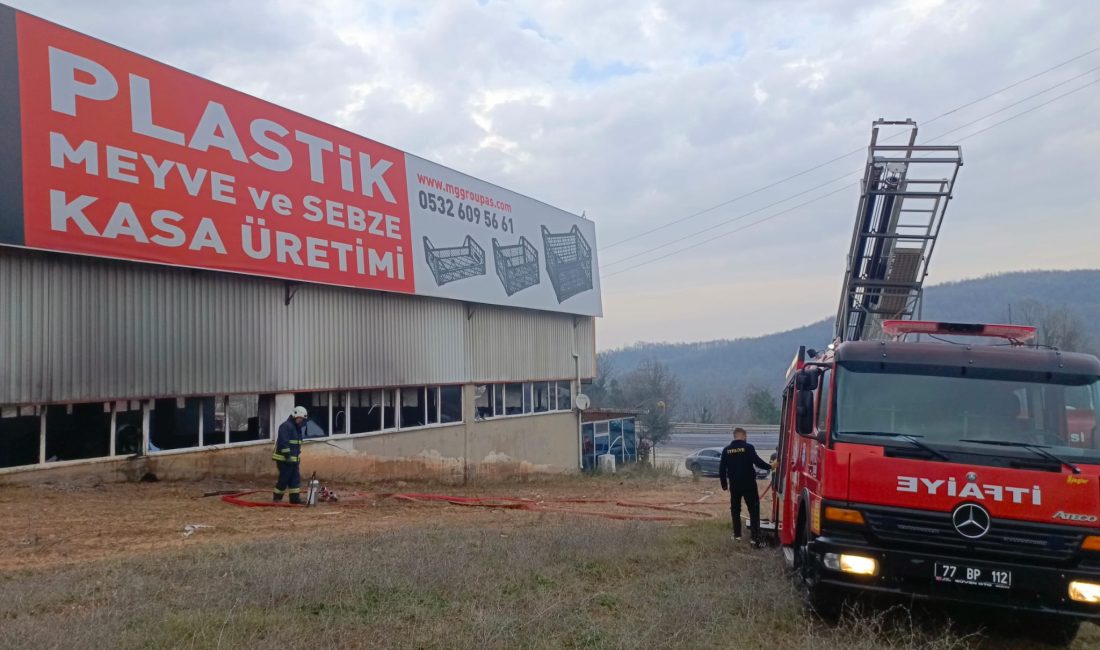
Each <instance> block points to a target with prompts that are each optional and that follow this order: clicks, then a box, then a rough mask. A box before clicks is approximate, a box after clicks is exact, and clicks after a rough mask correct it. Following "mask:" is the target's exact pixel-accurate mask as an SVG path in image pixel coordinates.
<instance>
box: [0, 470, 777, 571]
mask: <svg viewBox="0 0 1100 650" xmlns="http://www.w3.org/2000/svg"><path fill="white" fill-rule="evenodd" d="M329 487H331V488H333V489H335V490H336V491H337V493H338V494H339V495H341V500H340V501H338V502H337V503H321V504H319V505H318V506H317V507H315V508H308V509H307V508H268V507H259V508H249V507H241V506H237V505H231V504H229V503H225V502H224V501H222V500H221V498H220V497H219V496H209V497H204V496H203V494H204V493H207V492H213V491H218V490H230V489H240V490H257V491H258V492H257V493H256V494H252V495H249V496H247V497H244V498H246V499H250V500H255V501H257V502H265V501H269V500H270V492H269V490H270V487H269V486H266V485H240V484H229V483H224V482H213V481H211V482H202V483H163V482H162V483H129V484H105V485H100V486H95V487H70V486H64V485H54V486H42V487H3V488H0V521H3V522H4V526H2V527H0V545H2V547H3V548H4V549H6V552H5V553H3V554H0V571H9V570H14V569H27V568H38V567H45V566H63V565H67V564H74V563H81V562H86V561H89V560H98V559H106V558H118V557H125V556H129V555H134V554H146V553H150V552H154V551H162V550H165V549H179V548H185V547H192V546H195V545H201V544H215V543H221V544H233V543H239V542H246V541H254V540H261V539H269V538H284V539H288V540H293V539H295V538H301V537H308V536H314V535H317V534H319V533H323V534H325V535H328V534H340V533H350V534H356V533H371V532H374V531H384V530H393V529H398V528H404V527H416V526H422V525H425V524H429V523H430V524H433V525H464V524H465V525H479V526H494V527H499V528H501V529H502V530H506V529H508V528H510V527H514V526H522V525H524V524H526V523H530V522H531V521H533V520H537V519H539V518H542V517H547V516H552V517H565V518H569V517H580V518H585V519H587V518H590V517H591V516H593V515H594V513H604V514H608V515H613V516H624V517H639V518H647V517H648V518H654V517H656V518H666V517H667V518H669V520H670V521H668V523H669V524H670V525H676V524H677V523H678V522H687V521H698V520H701V519H708V518H714V517H717V518H725V517H728V514H727V513H728V503H729V502H728V500H727V497H726V494H725V493H723V492H722V491H721V489H720V488H719V486H718V482H717V481H715V480H703V481H699V482H692V481H690V480H682V479H671V478H670V479H666V480H660V481H646V482H644V483H639V482H637V481H631V480H629V479H624V480H616V479H614V478H603V477H600V478H581V479H577V478H555V479H547V480H542V481H531V482H527V483H520V484H516V483H510V484H505V483H501V484H495V485H479V486H475V487H456V486H443V485H425V484H405V483H397V484H383V485H330V486H329ZM395 493H433V494H444V495H453V496H463V497H508V498H520V499H527V500H530V503H532V504H535V505H536V506H537V507H540V508H548V509H553V511H552V512H550V513H549V514H547V513H546V512H539V511H528V510H518V509H513V508H509V507H506V506H508V505H510V504H508V503H506V502H501V504H500V507H469V506H461V505H452V504H449V503H444V502H410V501H406V500H402V499H398V498H394V497H393V496H391V495H392V494H395ZM588 499H592V500H605V501H611V502H612V503H571V502H568V501H569V500H588ZM563 500H565V501H567V502H565V503H563V502H562V501H563ZM614 502H620V503H618V504H617V503H614ZM622 503H627V504H629V505H622ZM644 504H649V505H653V506H658V508H649V507H642V506H643V505H644ZM765 507H767V506H765ZM189 525H197V526H199V527H198V528H195V529H194V530H193V531H192V532H191V533H190V534H188V533H187V527H188V526H189Z"/></svg>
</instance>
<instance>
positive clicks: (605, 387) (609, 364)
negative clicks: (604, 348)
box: [585, 352, 625, 408]
mask: <svg viewBox="0 0 1100 650" xmlns="http://www.w3.org/2000/svg"><path fill="white" fill-rule="evenodd" d="M585 392H586V393H587V394H588V397H589V399H591V400H592V405H593V406H595V407H598V408H615V407H619V408H622V407H624V406H625V405H624V404H623V396H622V390H621V389H620V388H619V380H618V379H617V378H616V377H615V364H614V363H613V361H612V358H611V355H610V354H609V353H607V352H599V353H597V354H596V377H595V378H594V379H593V380H592V383H591V384H589V385H588V386H587V387H586V388H585Z"/></svg>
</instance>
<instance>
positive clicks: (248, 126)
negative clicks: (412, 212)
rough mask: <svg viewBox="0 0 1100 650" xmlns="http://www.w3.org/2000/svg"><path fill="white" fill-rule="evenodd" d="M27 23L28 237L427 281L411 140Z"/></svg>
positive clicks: (52, 243)
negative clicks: (408, 151)
mask: <svg viewBox="0 0 1100 650" xmlns="http://www.w3.org/2000/svg"><path fill="white" fill-rule="evenodd" d="M16 24H17V33H18V56H19V89H20V92H19V98H20V113H21V115H22V156H23V173H24V197H23V205H24V208H23V209H24V212H25V214H26V220H25V229H24V236H25V241H24V244H25V245H26V246H28V247H32V248H43V249H50V250H60V251H67V252H72V253H84V254H90V255H99V256H105V257H119V258H125V259H132V260H143V261H149V262H158V263H164V264H173V265H179V266H189V267H199V268H210V269H220V270H229V271H236V272H241V273H251V274H257V275H267V276H271V275H274V276H278V277H283V278H290V279H297V280H306V281H312V282H323V283H327V284H339V285H347V286H355V287H367V288H372V289H381V290H387V291H400V292H409V293H411V292H412V291H413V284H414V279H413V277H412V273H411V272H410V271H411V255H410V254H409V253H410V234H409V233H410V231H409V209H408V199H407V196H408V193H407V190H406V186H405V168H404V160H405V159H404V154H403V153H402V152H400V151H398V150H396V149H393V148H391V147H387V146H385V145H382V144H379V143H377V142H374V141H372V140H368V139H366V138H363V137H360V136H357V135H354V134H352V133H348V132H346V131H343V130H341V129H339V128H336V127H334V126H330V125H328V124H324V123H322V122H319V121H316V120H312V119H309V118H307V117H304V116H302V115H299V114H297V113H294V112H292V111H289V110H287V109H284V108H280V107H278V106H274V105H272V104H269V103H267V102H264V101H262V100H259V99H256V98H254V97H250V96H248V95H245V94H242V93H238V92H235V91H233V90H230V89H228V88H225V87H223V86H219V85H218V84H215V83H212V82H210V81H206V80H204V79H200V78H198V77H195V76H193V75H189V74H186V73H184V72H181V71H179V70H176V69H174V68H171V67H169V66H166V65H162V64H160V63H157V62H155V61H152V60H150V59H147V58H145V57H141V56H138V55H136V54H133V53H131V52H128V51H125V50H122V49H120V48H117V47H114V46H111V45H108V44H106V43H103V42H102V41H97V40H95V39H92V38H89V37H87V36H84V35H82V34H78V33H75V32H72V31H69V30H67V29H64V28H61V27H58V26H57V25H54V24H52V23H49V22H46V21H43V20H40V19H38V18H35V17H33V16H30V15H27V14H23V13H17V14H16Z"/></svg>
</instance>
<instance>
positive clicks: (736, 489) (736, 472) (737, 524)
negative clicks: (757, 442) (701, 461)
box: [718, 427, 771, 546]
mask: <svg viewBox="0 0 1100 650" xmlns="http://www.w3.org/2000/svg"><path fill="white" fill-rule="evenodd" d="M748 436H749V434H748V432H747V431H745V430H744V429H742V428H741V427H737V428H736V429H734V430H733V442H731V443H730V444H729V445H727V446H726V448H725V449H723V450H722V460H721V461H720V462H719V463H718V480H719V481H721V482H722V489H723V490H727V489H728V490H729V493H730V516H731V517H733V539H734V540H737V541H740V540H741V500H742V499H744V500H745V506H746V507H747V508H748V509H749V534H750V535H751V537H750V539H751V540H752V544H753V546H757V545H759V543H760V495H759V494H758V493H757V491H756V470H755V469H754V468H753V466H754V465H755V466H756V467H759V468H760V469H771V465H769V464H768V463H766V462H765V461H764V460H763V459H762V458H760V456H757V455H756V448H755V447H753V446H752V445H750V444H749V443H748V442H746V438H748Z"/></svg>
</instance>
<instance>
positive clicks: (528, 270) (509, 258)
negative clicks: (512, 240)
mask: <svg viewBox="0 0 1100 650" xmlns="http://www.w3.org/2000/svg"><path fill="white" fill-rule="evenodd" d="M493 259H495V260H496V265H497V275H499V276H500V283H501V284H503V285H504V290H505V291H506V292H507V293H508V295H509V296H510V295H512V294H513V293H516V292H517V291H523V290H524V289H526V288H527V287H533V286H535V285H536V284H538V283H539V252H538V251H537V250H535V247H534V246H532V245H531V242H529V241H527V238H526V237H520V238H519V243H518V244H513V245H511V246H501V245H500V244H498V243H497V240H496V237H494V238H493Z"/></svg>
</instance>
